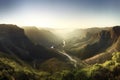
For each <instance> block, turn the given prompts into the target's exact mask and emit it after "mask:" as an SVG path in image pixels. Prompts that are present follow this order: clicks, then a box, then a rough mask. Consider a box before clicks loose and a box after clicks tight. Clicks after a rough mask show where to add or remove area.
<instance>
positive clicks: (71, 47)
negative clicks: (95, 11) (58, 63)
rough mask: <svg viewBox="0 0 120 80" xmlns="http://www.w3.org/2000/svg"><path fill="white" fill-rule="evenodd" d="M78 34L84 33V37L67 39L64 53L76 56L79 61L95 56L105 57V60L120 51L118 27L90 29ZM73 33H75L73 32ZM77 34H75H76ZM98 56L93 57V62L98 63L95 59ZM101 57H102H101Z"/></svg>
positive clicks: (119, 28) (119, 31) (119, 29)
mask: <svg viewBox="0 0 120 80" xmlns="http://www.w3.org/2000/svg"><path fill="white" fill-rule="evenodd" d="M79 32H84V33H86V34H85V36H84V37H82V38H80V37H76V38H70V39H68V42H67V43H68V44H66V48H65V49H66V51H67V52H68V53H69V54H71V55H73V56H76V57H78V58H80V59H87V58H91V57H93V56H95V55H97V54H101V55H104V56H105V55H106V54H107V55H108V56H107V55H106V58H105V57H104V58H105V59H104V60H103V61H105V60H107V59H109V58H110V57H111V54H110V53H112V52H115V51H119V50H120V46H119V43H120V38H119V37H120V26H114V27H113V28H103V29H102V28H100V29H99V28H94V29H93V28H91V29H86V30H82V31H79ZM74 33H75V32H74ZM76 35H78V36H79V34H78V32H77V34H76ZM98 57H99V58H100V56H98V55H97V56H95V57H94V58H91V59H94V62H95V61H97V62H99V61H100V60H97V58H98ZM101 57H103V56H101Z"/></svg>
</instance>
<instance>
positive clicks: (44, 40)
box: [24, 27, 62, 48]
mask: <svg viewBox="0 0 120 80" xmlns="http://www.w3.org/2000/svg"><path fill="white" fill-rule="evenodd" d="M24 30H25V34H26V35H27V36H28V38H29V39H30V40H31V41H32V42H33V43H35V44H40V45H42V46H44V47H47V48H50V47H51V46H54V47H60V46H61V43H62V39H60V37H57V36H56V35H54V34H53V33H52V32H50V31H49V30H46V29H42V28H41V29H40V28H36V27H24Z"/></svg>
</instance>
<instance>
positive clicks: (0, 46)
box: [0, 24, 120, 80]
mask: <svg viewBox="0 0 120 80" xmlns="http://www.w3.org/2000/svg"><path fill="white" fill-rule="evenodd" d="M119 43H120V26H114V27H109V28H107V27H106V28H88V29H77V30H73V31H72V32H69V33H68V34H67V36H66V38H63V37H60V36H57V34H55V33H54V32H52V31H51V30H49V29H45V28H44V29H43V28H37V27H24V28H20V27H19V26H17V25H12V24H0V73H1V74H0V80H19V79H20V80H103V79H105V80H108V77H110V79H109V80H119V74H118V75H116V74H117V73H116V72H115V71H116V70H118V71H119V70H120V67H119V65H120V62H119V60H120V57H119V56H120V53H119V51H120V45H119ZM4 71H5V72H4ZM103 73H105V75H102V74H103ZM96 76H97V77H100V78H99V79H97V78H96ZM115 77H116V78H115Z"/></svg>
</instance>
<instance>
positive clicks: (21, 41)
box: [0, 24, 66, 66]
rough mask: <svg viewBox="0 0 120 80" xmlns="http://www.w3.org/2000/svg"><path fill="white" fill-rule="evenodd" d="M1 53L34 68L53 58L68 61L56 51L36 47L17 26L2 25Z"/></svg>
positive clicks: (0, 30) (0, 33) (0, 27)
mask: <svg viewBox="0 0 120 80" xmlns="http://www.w3.org/2000/svg"><path fill="white" fill-rule="evenodd" d="M0 52H3V53H5V54H6V55H8V56H11V57H13V58H16V59H17V60H21V61H23V62H25V63H28V64H30V65H32V66H34V65H38V64H39V65H40V64H41V63H43V62H44V61H46V60H48V59H51V58H56V59H58V60H60V61H64V62H65V61H66V60H65V57H64V56H62V55H60V54H58V53H57V52H56V51H54V50H49V49H46V48H45V47H43V46H41V45H34V44H33V43H32V42H31V41H30V40H29V39H28V38H27V37H26V35H25V33H24V30H23V29H21V28H19V27H17V26H16V25H6V24H0Z"/></svg>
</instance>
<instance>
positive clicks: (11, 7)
mask: <svg viewBox="0 0 120 80" xmlns="http://www.w3.org/2000/svg"><path fill="white" fill-rule="evenodd" d="M0 23H9V24H17V25H19V26H40V27H50V28H85V27H102V26H113V25H120V0H0Z"/></svg>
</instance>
